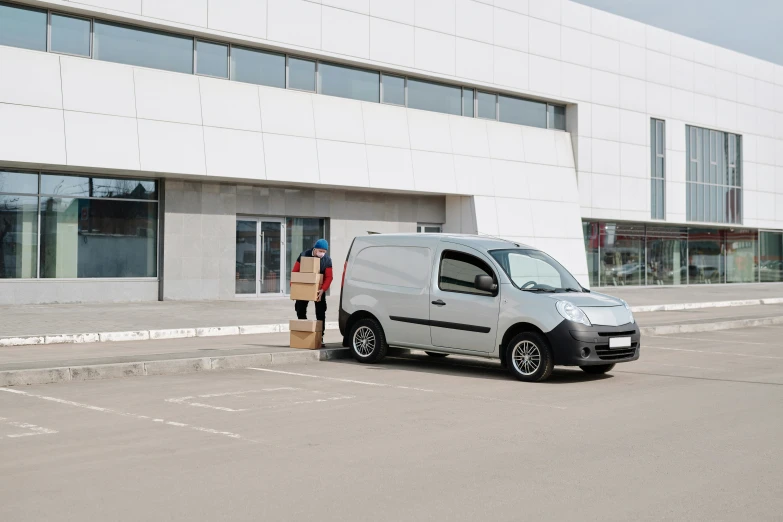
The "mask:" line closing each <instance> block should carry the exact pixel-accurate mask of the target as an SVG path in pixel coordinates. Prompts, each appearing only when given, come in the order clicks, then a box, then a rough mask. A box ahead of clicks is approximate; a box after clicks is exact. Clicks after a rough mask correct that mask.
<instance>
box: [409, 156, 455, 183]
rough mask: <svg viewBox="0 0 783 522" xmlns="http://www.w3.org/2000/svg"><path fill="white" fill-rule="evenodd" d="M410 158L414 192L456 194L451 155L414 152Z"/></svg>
mask: <svg viewBox="0 0 783 522" xmlns="http://www.w3.org/2000/svg"><path fill="white" fill-rule="evenodd" d="M411 156H412V158H413V177H414V183H415V184H416V190H420V191H422V192H435V193H439V194H454V193H456V192H457V181H456V177H455V176H454V159H453V156H452V155H451V154H441V153H439V152H426V151H421V150H414V151H412V152H411Z"/></svg>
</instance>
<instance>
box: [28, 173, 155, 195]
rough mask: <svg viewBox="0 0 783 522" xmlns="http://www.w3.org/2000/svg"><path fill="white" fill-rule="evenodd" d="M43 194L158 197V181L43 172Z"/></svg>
mask: <svg viewBox="0 0 783 522" xmlns="http://www.w3.org/2000/svg"><path fill="white" fill-rule="evenodd" d="M41 194H45V195H51V196H71V197H83V198H107V199H147V200H155V199H157V197H158V194H157V183H156V182H155V181H151V180H137V179H123V178H88V177H82V176H62V175H58V174H43V175H42V176H41Z"/></svg>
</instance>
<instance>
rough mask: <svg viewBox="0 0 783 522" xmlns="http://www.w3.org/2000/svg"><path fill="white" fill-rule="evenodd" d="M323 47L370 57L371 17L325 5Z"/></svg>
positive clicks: (342, 52)
mask: <svg viewBox="0 0 783 522" xmlns="http://www.w3.org/2000/svg"><path fill="white" fill-rule="evenodd" d="M321 48H322V49H323V50H324V51H331V52H333V53H339V54H347V55H350V56H358V57H360V58H369V57H370V17H369V16H367V15H362V14H358V13H353V12H351V11H345V10H343V9H335V8H333V7H327V6H326V5H324V6H323V7H322V8H321Z"/></svg>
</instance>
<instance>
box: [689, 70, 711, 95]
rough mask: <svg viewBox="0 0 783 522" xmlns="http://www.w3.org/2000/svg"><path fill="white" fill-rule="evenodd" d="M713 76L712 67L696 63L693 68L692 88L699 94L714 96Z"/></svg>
mask: <svg viewBox="0 0 783 522" xmlns="http://www.w3.org/2000/svg"><path fill="white" fill-rule="evenodd" d="M715 76H716V70H715V68H714V67H709V66H706V65H702V64H700V63H697V64H696V65H694V69H693V89H694V90H695V91H696V92H699V93H701V94H706V95H708V96H715V95H716V90H715Z"/></svg>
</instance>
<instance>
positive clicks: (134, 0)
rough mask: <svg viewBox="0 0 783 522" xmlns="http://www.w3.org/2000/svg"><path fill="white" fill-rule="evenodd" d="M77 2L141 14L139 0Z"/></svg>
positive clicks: (83, 0) (82, 0)
mask: <svg viewBox="0 0 783 522" xmlns="http://www.w3.org/2000/svg"><path fill="white" fill-rule="evenodd" d="M78 3H80V4H85V5H94V6H96V7H101V8H104V9H112V10H115V11H124V12H126V13H133V14H136V15H140V14H141V0H79V1H78Z"/></svg>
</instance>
